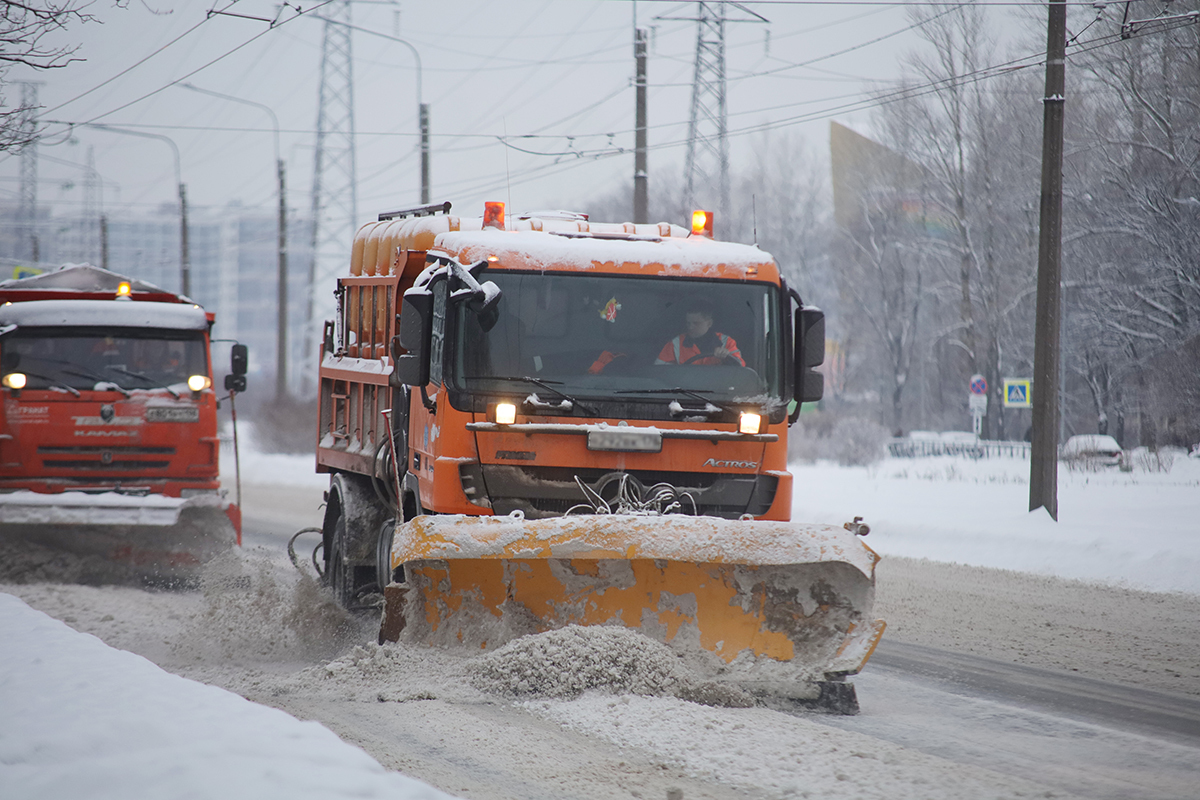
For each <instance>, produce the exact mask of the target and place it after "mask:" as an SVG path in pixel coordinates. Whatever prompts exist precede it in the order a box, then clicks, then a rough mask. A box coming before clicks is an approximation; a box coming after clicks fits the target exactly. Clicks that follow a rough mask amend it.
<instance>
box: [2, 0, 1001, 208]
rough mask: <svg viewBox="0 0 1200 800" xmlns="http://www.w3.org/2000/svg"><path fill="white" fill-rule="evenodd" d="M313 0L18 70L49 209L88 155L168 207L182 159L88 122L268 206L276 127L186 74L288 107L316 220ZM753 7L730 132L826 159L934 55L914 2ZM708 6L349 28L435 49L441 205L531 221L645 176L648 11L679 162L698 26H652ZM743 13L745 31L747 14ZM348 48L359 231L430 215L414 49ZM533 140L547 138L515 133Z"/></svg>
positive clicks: (298, 174)
mask: <svg viewBox="0 0 1200 800" xmlns="http://www.w3.org/2000/svg"><path fill="white" fill-rule="evenodd" d="M300 5H301V7H303V9H304V10H305V13H304V14H303V15H297V13H296V9H295V6H294V5H293V6H290V7H285V8H283V9H282V10H280V9H279V8H278V6H277V5H276V4H274V3H269V2H263V1H262V0H239V1H238V2H234V3H229V2H228V0H193V1H192V2H172V1H171V0H129V2H128V4H127V7H126V8H117V7H114V6H113V5H112V4H111V2H110V1H109V0H96V2H95V4H94V5H93V6H92V8H91V11H92V12H93V13H94V14H95V15H96V16H97V17H98V21H97V22H93V23H88V24H85V25H75V26H73V27H72V28H70V29H69V30H68V31H67V32H66V33H65V34H63V36H62V37H60V38H63V40H64V41H66V40H70V41H74V42H77V43H79V44H80V48H79V51H78V53H77V56H79V57H81V58H83V59H86V60H85V61H83V62H80V63H75V64H72V65H70V66H69V67H67V68H64V69H61V70H55V71H51V72H46V73H41V74H38V75H30V74H29V73H24V74H23V73H22V72H21V71H20V70H16V69H14V70H13V71H12V72H10V74H9V78H10V79H11V80H20V79H23V78H28V77H33V78H34V79H36V80H39V81H42V84H41V86H40V89H39V91H40V95H39V100H40V102H41V105H42V106H43V107H44V108H43V111H42V116H43V119H44V120H53V121H56V122H55V123H52V124H48V125H47V127H46V131H47V135H48V139H47V140H46V141H45V142H44V144H43V145H42V146H41V147H40V148H39V152H40V155H41V159H40V162H39V177H40V182H39V191H38V197H39V203H40V204H41V205H43V206H52V207H53V208H54V210H55V212H56V213H70V211H71V210H72V209H78V208H80V207H81V205H82V202H83V194H82V186H83V180H82V178H83V170H82V166H81V165H83V164H84V163H85V162H86V160H87V152H88V148H89V147H93V148H94V152H95V163H96V168H97V170H98V172H99V173H100V175H101V176H102V179H103V181H104V185H105V190H104V205H105V209H106V210H108V211H109V213H113V214H117V213H122V212H126V213H128V212H137V213H143V212H150V211H153V210H154V209H155V208H156V207H158V206H159V205H160V204H162V203H174V202H175V198H176V191H175V185H174V184H175V178H174V166H173V158H172V154H171V150H170V148H169V146H168V145H167V144H166V143H164V142H160V141H155V140H152V139H145V138H139V137H135V136H130V135H122V134H117V133H112V132H106V131H101V130H97V129H94V128H89V127H85V126H81V125H79V123H86V122H99V123H105V124H109V125H113V126H124V127H127V128H129V129H130V130H137V131H142V132H146V133H157V134H162V135H166V136H168V137H170V138H171V139H173V140H174V142H175V143H176V144H177V145H178V148H179V151H180V154H181V172H182V179H183V181H184V183H186V184H187V186H188V195H189V202H190V203H191V204H192V205H193V207H194V208H195V209H196V213H198V214H200V213H203V212H204V209H205V208H214V207H215V208H219V207H221V206H224V205H226V204H227V203H230V202H240V203H241V204H242V205H244V206H251V207H258V208H262V209H263V211H264V212H270V211H271V210H272V208H273V204H274V203H275V176H274V158H275V154H274V144H273V141H274V137H273V134H272V128H271V123H270V118H269V116H268V115H267V114H266V112H264V111H262V110H260V109H258V108H254V107H251V106H247V105H244V104H239V103H234V102H230V101H227V100H222V99H218V98H215V97H211V96H208V95H205V94H200V93H197V92H195V91H191V90H189V89H187V88H184V87H183V86H182V85H180V84H182V83H191V84H193V85H195V86H198V87H201V88H203V89H208V90H211V91H215V92H220V93H223V94H227V95H233V96H237V97H240V98H243V99H245V100H249V101H254V102H257V103H262V104H265V105H267V106H269V107H270V108H271V109H272V110H273V111H274V112H275V114H276V115H277V116H278V118H279V124H280V127H281V129H282V133H281V136H280V141H281V154H282V157H283V158H284V159H285V160H286V162H287V167H288V182H289V187H288V189H289V190H288V204H289V206H290V207H291V208H292V209H293V210H295V211H296V212H298V213H300V214H302V215H307V213H308V209H309V207H310V204H311V199H310V198H311V189H312V171H313V148H314V140H315V135H314V129H315V126H316V118H317V95H318V85H319V78H320V70H321V37H322V30H323V26H324V23H323V22H321V21H320V20H319V19H315V18H313V17H314V15H318V14H322V13H327V12H328V10H329V7H328V5H327V6H326V7H325V8H320V7H319V6H320V5H321V3H320V0H317V2H312V0H306V1H304V2H301V3H300ZM746 6H747V7H748V8H750V9H753V10H754V11H756V12H757V13H759V14H761V15H762V16H764V17H766V18H767V19H768V20H769V23H762V22H744V23H743V22H739V23H730V24H729V25H728V29H727V34H726V42H727V74H728V78H729V90H728V106H729V128H730V131H731V133H734V134H736V133H738V132H739V131H742V130H744V129H747V128H750V127H754V126H761V125H763V124H767V125H770V126H772V127H773V135H775V136H782V135H784V134H791V135H793V136H797V137H800V138H802V139H803V140H805V141H806V142H807V143H808V145H809V146H810V147H811V148H812V149H813V150H814V151H819V152H820V153H821V154H824V152H825V151H826V150H827V147H828V124H829V120H830V119H834V120H837V121H839V122H841V123H843V124H847V125H850V126H851V127H855V128H857V129H859V130H862V131H864V132H866V131H867V129H868V128H869V121H870V111H869V110H855V108H854V106H855V104H856V103H857V102H860V101H862V100H863V99H864V97H865V92H866V91H868V90H869V88H870V87H871V86H872V85H878V82H882V81H890V80H893V79H894V78H895V76H896V72H897V64H898V61H899V59H900V58H901V57H902V55H903V54H904V53H906V52H910V51H912V50H914V49H916V48H919V47H921V46H922V44H921V42H920V39H919V37H918V36H917V34H916V32H915V31H913V30H912V29H911V27H910V26H911V21H910V19H909V18H908V16H907V15H906V13H905V10H904V8H903V7H902V6H901V5H892V6H887V5H869V4H862V2H861V0H859V1H858V2H855V0H850V1H849V2H847V1H846V0H843V2H840V3H828V4H798V3H787V2H783V3H780V2H776V3H768V2H760V3H747V4H746ZM214 7H216V8H220V9H225V10H228V11H229V12H232V13H237V14H243V15H246V16H250V17H263V18H275V17H276V16H277V15H278V19H279V22H278V23H277V24H276V25H274V27H271V26H269V25H268V24H267V23H265V22H261V21H256V20H254V19H245V18H239V17H234V16H228V15H212V16H207V12H208V11H209V9H211V8H214ZM695 7H696V4H695V3H679V2H650V1H649V0H640V2H637V3H636V4H635V3H633V2H630V0H508V1H507V2H505V1H504V0H439V2H413V0H407V1H404V2H389V1H388V0H373V1H372V2H355V3H354V4H353V21H354V24H355V25H357V26H361V27H362V28H364V29H368V30H371V31H376V32H378V33H380V34H384V35H386V36H398V37H400V38H402V39H404V40H405V41H407V42H409V43H410V44H411V45H412V46H413V47H415V48H416V50H417V51H418V52H419V53H420V56H421V61H422V65H423V71H422V86H421V87H420V91H421V96H422V99H423V100H424V101H425V102H427V103H429V104H430V106H431V117H432V132H433V140H432V141H433V158H432V173H433V191H432V199H433V200H434V201H438V202H440V201H442V200H450V201H452V202H453V203H454V206H455V210H456V212H460V213H462V214H464V215H476V214H478V213H481V210H482V203H483V201H484V200H506V201H508V200H511V207H512V208H513V209H514V210H516V211H520V210H522V209H535V208H547V207H560V206H563V205H572V204H574V205H576V206H579V205H581V204H583V203H585V202H586V198H588V197H592V196H596V195H601V194H605V193H609V192H611V191H613V190H614V188H616V187H618V186H620V185H622V184H623V183H625V182H628V181H630V180H631V175H632V172H633V155H632V146H633V119H634V89H633V86H632V80H633V73H634V61H633V48H632V38H633V27H634V16H635V14H636V16H637V24H638V25H639V26H641V27H648V28H651V29H652V31H653V34H652V39H651V48H650V59H649V79H650V85H651V89H650V93H649V98H650V99H649V120H650V133H649V139H650V145H651V147H652V148H653V149H652V151H651V153H650V176H651V178H650V179H651V181H652V182H653V181H654V180H655V176H656V174H662V173H663V172H664V171H668V170H675V171H679V170H680V169H681V168H682V164H683V161H684V155H685V147H684V141H685V140H686V136H687V125H688V116H689V109H690V103H691V82H692V73H693V62H694V55H695V46H696V43H695V39H696V26H695V23H693V22H686V21H669V20H657V19H656V17H669V16H683V17H687V16H692V15H694V13H695ZM990 12H991V15H992V18H993V20H994V22H995V25H996V28H997V37H998V38H1002V37H1001V36H1000V34H1001V32H1002V31H1005V30H1008V29H1010V28H1012V27H1013V26H1012V22H1011V19H1012V18H1011V10H1010V9H1008V8H1004V7H1001V8H993V9H990ZM729 15H730V16H731V17H738V18H745V19H752V17H751V16H750V15H748V14H745V13H743V12H741V11H738V10H736V9H732V8H731V9H730V11H729ZM353 50H354V66H353V69H354V82H355V97H354V102H355V112H356V114H355V117H356V126H357V160H358V165H357V173H358V208H359V217H360V221H366V220H368V219H371V218H373V216H374V214H375V213H376V212H378V211H383V210H390V209H395V208H402V207H405V206H409V205H415V204H417V203H418V202H419V199H420V197H419V181H420V173H419V157H418V153H417V149H416V145H417V135H416V132H417V117H416V110H417V91H418V87H417V73H416V70H415V68H414V66H415V62H414V59H413V56H412V54H411V52H410V51H409V49H408V48H406V47H404V46H403V45H401V44H398V43H396V42H394V41H391V40H389V39H387V38H384V37H381V36H376V35H372V34H370V33H366V32H360V31H355V32H354V34H353ZM841 51H847V52H844V53H842V54H840V55H838V53H840V52H841ZM173 83H174V84H175V85H172V84H173ZM8 94H9V100H10V102H11V101H13V100H16V99H18V98H19V89H18V88H17V87H9V89H8ZM58 122H71V123H76V126H75V127H74V128H68V127H66V126H65V125H62V124H58ZM526 136H532V137H535V138H520V139H518V138H517V137H526ZM506 138H507V140H508V142H509V144H510V146H508V147H506V146H505V144H504V143H503V142H504V140H505V139H506ZM755 141H761V139H756V136H755V135H754V134H750V135H735V136H733V138H732V139H731V143H732V149H733V161H734V166H735V169H736V165H737V163H738V162H739V160H744V159H745V157H746V154H747V153H748V151H749V148H750V147H751V146H752V145H753V143H754V142H755ZM517 148H520V149H517ZM621 149H623V150H624V152H623V153H622V152H619V151H620V150H621ZM524 151H532V152H524ZM574 152H579V153H582V154H584V155H583V156H582V157H581V156H575V155H572V153H574ZM597 156H599V157H597ZM19 175H20V167H19V160H18V159H17V158H16V157H14V156H11V155H8V156H0V192H3V196H5V197H6V198H9V199H11V200H12V201H15V200H16V197H17V195H18V185H19V184H18V177H19ZM675 221H676V222H681V221H680V220H675Z"/></svg>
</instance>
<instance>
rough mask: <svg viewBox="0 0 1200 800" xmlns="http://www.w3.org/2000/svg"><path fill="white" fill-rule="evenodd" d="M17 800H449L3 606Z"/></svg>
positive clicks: (215, 693)
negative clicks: (50, 799)
mask: <svg viewBox="0 0 1200 800" xmlns="http://www.w3.org/2000/svg"><path fill="white" fill-rule="evenodd" d="M0 641H3V642H4V647H3V648H0V708H3V709H4V713H3V714H0V785H3V787H4V790H3V795H4V797H5V798H6V800H25V799H26V798H29V800H33V799H34V798H37V799H38V800H41V798H47V797H87V798H90V799H91V800H100V798H114V800H116V799H117V798H120V800H125V798H131V797H184V796H186V797H189V798H197V800H206V799H207V798H213V800H218V798H219V800H225V798H229V797H254V798H260V799H262V800H265V799H268V798H279V800H304V799H305V798H314V800H316V799H317V798H320V800H337V799H338V798H388V799H389V800H445V799H446V798H450V795H447V794H444V793H442V792H440V791H438V790H436V789H434V788H432V787H430V786H428V785H426V784H424V783H421V782H419V781H416V780H413V779H411V778H406V777H404V776H402V775H397V774H395V773H390V772H387V771H386V770H385V769H384V768H383V767H381V766H380V765H379V764H378V763H377V762H375V761H374V760H373V759H371V758H370V757H369V756H367V755H366V753H364V752H363V751H362V750H359V749H358V748H356V747H353V746H351V745H348V744H346V743H345V742H343V741H342V740H340V739H339V738H338V737H337V736H335V735H334V734H333V733H332V732H330V731H329V730H328V729H326V728H324V727H323V726H321V725H319V724H317V723H315V722H300V721H299V720H297V719H295V718H294V717H291V716H289V715H287V714H285V713H284V712H282V711H278V710H276V709H272V708H267V707H265V706H260V705H255V704H254V703H251V702H249V701H247V700H245V699H243V698H241V697H239V696H237V695H235V694H232V693H230V692H227V691H225V690H223V689H218V688H216V687H213V686H206V685H204V684H200V683H195V682H193V681H189V680H187V679H185V678H181V677H179V676H177V675H172V674H170V673H167V672H164V671H163V670H161V669H159V668H158V667H157V666H155V665H154V664H152V663H151V662H149V661H147V660H146V659H144V658H142V657H141V656H136V655H134V654H132V653H127V652H125V651H122V650H114V649H112V648H110V647H108V646H107V645H105V644H103V643H102V642H101V641H100V640H99V639H96V638H95V637H93V636H90V635H87V634H81V633H76V632H75V631H73V630H71V629H70V628H68V627H67V626H66V625H65V624H63V623H62V622H59V621H57V620H54V619H51V618H50V617H48V616H46V615H45V614H43V613H41V612H40V611H34V610H33V609H31V608H29V606H27V605H25V604H24V603H23V602H21V601H20V600H18V599H17V598H15V597H13V596H11V595H7V594H0Z"/></svg>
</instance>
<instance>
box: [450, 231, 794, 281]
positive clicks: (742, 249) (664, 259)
mask: <svg viewBox="0 0 1200 800" xmlns="http://www.w3.org/2000/svg"><path fill="white" fill-rule="evenodd" d="M430 249H431V250H441V251H443V252H445V253H450V254H454V255H457V256H458V259H459V260H460V261H461V262H463V263H472V262H475V261H481V260H483V259H485V258H487V257H488V256H493V255H494V256H497V257H498V259H499V261H498V264H497V266H499V267H501V268H509V269H533V270H554V269H568V270H592V269H597V268H601V267H604V266H606V265H607V266H609V267H610V268H611V265H613V264H618V265H630V266H633V267H635V268H636V266H637V265H645V266H647V267H650V266H651V265H653V267H652V268H651V269H650V270H649V271H650V272H653V273H654V274H658V275H685V276H690V277H697V278H700V277H712V278H718V277H723V278H729V277H731V275H730V272H731V271H736V272H738V273H739V276H740V275H741V274H746V270H747V268H749V267H756V268H758V269H757V274H755V273H750V274H753V275H754V276H755V278H757V279H758V280H774V279H775V278H776V276H777V275H778V269H777V267H776V266H775V259H774V258H772V257H771V254H770V253H768V252H766V251H764V250H760V249H758V248H757V247H755V246H753V245H748V244H737V243H734V242H718V241H713V240H712V239H706V238H704V237H700V236H692V237H686V238H685V237H673V236H671V237H663V238H662V239H661V240H659V241H653V240H648V239H620V238H601V237H590V236H588V235H587V234H579V235H578V236H562V235H557V234H554V233H543V232H537V231H499V230H491V229H488V230H482V231H451V232H449V233H442V234H439V235H438V237H437V240H436V241H435V242H434V245H433V247H432V248H430Z"/></svg>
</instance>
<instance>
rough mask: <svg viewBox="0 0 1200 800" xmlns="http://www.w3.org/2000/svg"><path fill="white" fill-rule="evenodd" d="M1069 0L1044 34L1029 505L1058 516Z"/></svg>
mask: <svg viewBox="0 0 1200 800" xmlns="http://www.w3.org/2000/svg"><path fill="white" fill-rule="evenodd" d="M1066 58H1067V5H1066V2H1065V0H1051V1H1050V15H1049V22H1048V25H1047V34H1046V95H1045V97H1043V98H1042V103H1043V109H1044V110H1043V122H1042V204H1041V231H1040V236H1039V239H1038V278H1037V318H1036V325H1037V328H1036V332H1035V341H1034V355H1033V441H1032V445H1031V448H1030V458H1029V510H1030V511H1033V510H1034V509H1036V508H1045V509H1046V511H1047V512H1048V513H1049V514H1050V517H1051V518H1052V519H1054V520H1055V521H1057V520H1058V421H1059V407H1058V405H1059V386H1058V377H1059V340H1060V333H1059V331H1060V327H1061V326H1060V320H1059V316H1060V313H1061V309H1060V306H1059V302H1060V294H1061V288H1060V287H1061V282H1062V162H1063V105H1064V104H1065V97H1064V92H1065V91H1066Z"/></svg>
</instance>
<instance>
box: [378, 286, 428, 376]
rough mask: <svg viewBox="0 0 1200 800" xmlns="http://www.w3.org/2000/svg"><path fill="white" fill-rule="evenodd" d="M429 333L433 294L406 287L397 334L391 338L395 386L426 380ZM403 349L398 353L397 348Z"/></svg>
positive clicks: (398, 349)
mask: <svg viewBox="0 0 1200 800" xmlns="http://www.w3.org/2000/svg"><path fill="white" fill-rule="evenodd" d="M432 335H433V293H432V292H430V291H429V290H428V289H409V290H408V291H407V292H405V293H404V300H403V302H402V304H401V312H400V334H399V335H398V336H394V337H392V342H391V351H392V374H391V375H390V376H389V377H388V383H389V384H391V385H392V386H395V387H400V386H424V385H425V384H427V383H429V343H430V339H431V338H432ZM402 349H403V350H404V351H406V352H401V350H402Z"/></svg>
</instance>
